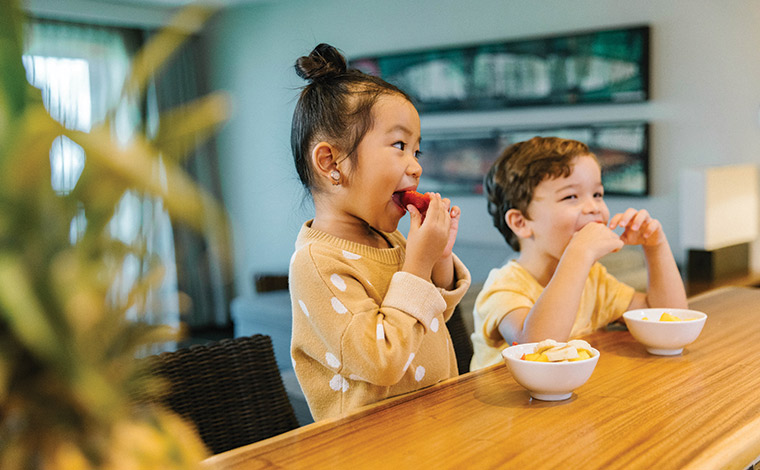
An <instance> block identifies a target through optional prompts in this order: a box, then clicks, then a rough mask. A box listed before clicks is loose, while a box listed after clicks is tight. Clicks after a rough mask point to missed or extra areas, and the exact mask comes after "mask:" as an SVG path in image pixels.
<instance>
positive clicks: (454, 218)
mask: <svg viewBox="0 0 760 470" xmlns="http://www.w3.org/2000/svg"><path fill="white" fill-rule="evenodd" d="M443 201H444V202H445V203H446V206H447V207H448V205H449V204H451V201H449V200H448V199H443ZM461 215H462V211H461V209H459V206H452V207H451V209H450V210H449V217H451V225H450V226H449V242H448V243H447V244H446V248H444V249H443V255H441V258H446V257H448V256H451V254H452V253H453V251H454V242H455V241H456V240H457V232H458V231H459V217H460V216H461Z"/></svg>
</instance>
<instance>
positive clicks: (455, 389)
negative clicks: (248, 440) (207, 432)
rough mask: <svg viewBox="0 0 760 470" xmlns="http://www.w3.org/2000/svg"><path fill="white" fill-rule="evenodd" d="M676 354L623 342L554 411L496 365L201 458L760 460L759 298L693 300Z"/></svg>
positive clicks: (463, 464)
mask: <svg viewBox="0 0 760 470" xmlns="http://www.w3.org/2000/svg"><path fill="white" fill-rule="evenodd" d="M690 305H691V308H694V309H697V310H701V311H703V312H705V313H707V315H708V318H707V322H706V323H705V327H704V329H703V331H702V334H701V335H700V337H699V338H698V339H697V340H696V341H695V342H694V343H692V344H691V345H689V346H687V347H686V349H685V350H684V352H683V354H682V355H680V356H673V357H660V356H652V355H649V354H648V353H647V352H646V351H645V350H644V347H643V346H642V345H640V344H639V343H637V342H636V341H635V340H634V339H633V338H632V337H631V336H630V334H629V333H628V332H627V331H607V332H596V333H593V334H591V335H589V336H588V337H586V339H587V340H588V341H589V342H590V343H591V345H592V346H594V347H595V348H597V349H598V350H600V351H601V356H600V358H599V363H598V365H597V367H596V370H595V371H594V373H593V375H592V376H591V378H590V379H589V381H588V382H587V383H586V384H585V385H583V386H582V387H580V388H579V389H577V390H576V392H575V393H574V394H573V396H572V397H571V398H570V399H568V400H566V401H562V402H542V401H538V400H532V399H531V398H530V396H529V395H528V392H527V391H526V390H525V389H523V388H522V387H521V386H519V385H518V384H517V383H516V382H515V381H514V380H513V379H512V376H511V374H510V373H509V371H508V370H507V369H506V367H505V366H504V365H503V364H499V365H496V366H493V367H490V368H487V369H483V370H480V371H475V372H471V373H468V374H464V375H461V376H459V377H456V378H453V379H450V380H448V381H445V382H441V383H439V384H437V385H434V386H432V387H429V388H427V389H424V390H420V391H417V392H414V393H410V394H407V395H403V396H401V397H396V398H391V399H389V400H386V401H383V402H380V403H377V404H374V405H371V406H368V407H365V408H363V409H360V410H358V411H356V412H355V413H352V414H350V415H348V416H345V417H343V418H338V419H333V420H325V421H321V422H317V423H314V424H310V425H308V426H304V427H302V428H299V429H296V430H293V431H290V432H288V433H285V434H282V435H280V436H276V437H273V438H271V439H267V440H265V441H261V442H258V443H254V444H251V445H248V446H245V447H241V448H239V449H234V450H231V451H228V452H225V453H222V454H219V455H215V456H212V457H210V458H209V459H207V460H206V461H205V466H204V468H208V469H257V468H273V467H274V468H310V469H311V468H351V469H352V470H353V469H360V468H379V467H380V466H382V468H395V469H402V468H480V469H483V468H507V467H509V468H542V469H543V468H567V469H574V468H583V469H596V468H598V469H614V468H626V469H633V468H636V469H637V468H657V469H669V468H672V469H718V468H735V469H745V468H747V466H748V465H750V464H751V463H752V462H753V461H755V459H756V458H757V457H758V456H760V373H758V370H759V364H758V361H759V360H760V289H751V288H739V287H730V288H724V289H718V290H716V291H713V292H709V293H706V294H703V295H701V296H697V297H695V298H692V299H691V300H690Z"/></svg>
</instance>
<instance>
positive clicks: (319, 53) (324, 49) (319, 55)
mask: <svg viewBox="0 0 760 470" xmlns="http://www.w3.org/2000/svg"><path fill="white" fill-rule="evenodd" d="M295 68H296V73H297V74H298V76H299V77H301V78H303V79H304V80H310V81H315V80H322V79H325V78H330V77H335V76H337V75H341V74H343V73H345V72H346V58H345V57H343V54H341V53H340V51H338V49H336V48H334V47H333V46H331V45H329V44H324V43H322V44H320V45H318V46H317V47H315V48H314V50H313V51H311V54H309V55H308V56H304V57H299V58H298V60H296V64H295Z"/></svg>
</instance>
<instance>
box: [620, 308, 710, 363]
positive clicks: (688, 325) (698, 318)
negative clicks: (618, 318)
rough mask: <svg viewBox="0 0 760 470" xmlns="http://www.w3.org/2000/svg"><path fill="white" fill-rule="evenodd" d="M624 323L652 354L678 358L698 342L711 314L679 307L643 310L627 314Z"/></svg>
mask: <svg viewBox="0 0 760 470" xmlns="http://www.w3.org/2000/svg"><path fill="white" fill-rule="evenodd" d="M623 320H625V324H626V326H627V327H628V331H630V333H631V335H632V336H633V337H634V338H635V339H636V341H638V342H639V343H641V344H643V345H644V347H645V348H646V350H647V351H648V352H649V353H650V354H655V355H658V356H675V355H678V354H681V353H682V352H683V348H684V347H685V346H687V345H689V344H691V343H693V342H694V340H696V339H697V337H698V336H699V334H700V333H701V332H702V327H703V326H704V325H705V321H706V320H707V315H705V314H704V313H702V312H698V311H696V310H687V309H679V308H643V309H638V310H629V311H627V312H625V313H624V314H623Z"/></svg>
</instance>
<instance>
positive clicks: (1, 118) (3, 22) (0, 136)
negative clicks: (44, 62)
mask: <svg viewBox="0 0 760 470" xmlns="http://www.w3.org/2000/svg"><path fill="white" fill-rule="evenodd" d="M0 12H2V14H0V64H2V66H1V67H0V158H2V157H3V156H4V154H5V152H4V150H5V148H6V146H7V142H8V140H9V139H10V138H12V136H13V135H14V134H15V132H14V131H13V128H14V127H15V124H14V123H16V122H17V121H16V119H17V117H18V116H20V115H21V114H22V113H23V112H24V106H25V104H26V86H27V83H26V71H25V70H24V64H23V63H22V62H21V53H22V50H23V49H22V44H21V26H20V25H21V21H20V19H21V17H22V15H21V10H20V9H19V6H18V3H17V1H15V0H0Z"/></svg>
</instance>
